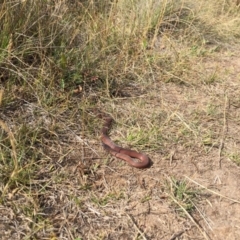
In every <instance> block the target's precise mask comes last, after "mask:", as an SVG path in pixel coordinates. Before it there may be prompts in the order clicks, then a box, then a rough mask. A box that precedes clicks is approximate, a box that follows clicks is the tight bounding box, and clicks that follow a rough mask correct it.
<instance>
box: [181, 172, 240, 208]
mask: <svg viewBox="0 0 240 240" xmlns="http://www.w3.org/2000/svg"><path fill="white" fill-rule="evenodd" d="M184 177H185V178H187V179H188V180H189V181H191V182H193V183H194V184H196V185H198V186H199V187H201V188H203V189H205V190H207V191H209V192H211V193H213V194H216V195H217V196H219V197H222V198H225V199H228V200H230V201H233V202H234V203H240V201H239V200H236V199H233V198H229V197H226V196H223V195H222V194H220V193H217V192H215V191H213V190H211V189H208V188H207V187H205V186H203V185H201V184H200V183H198V182H196V181H194V180H192V179H191V178H189V177H188V176H184Z"/></svg>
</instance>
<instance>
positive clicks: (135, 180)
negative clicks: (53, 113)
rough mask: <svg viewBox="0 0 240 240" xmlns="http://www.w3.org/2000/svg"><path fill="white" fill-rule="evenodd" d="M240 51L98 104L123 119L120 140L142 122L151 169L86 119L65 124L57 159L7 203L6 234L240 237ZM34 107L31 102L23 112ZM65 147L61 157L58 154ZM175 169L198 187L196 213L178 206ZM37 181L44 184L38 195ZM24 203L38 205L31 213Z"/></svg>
mask: <svg viewBox="0 0 240 240" xmlns="http://www.w3.org/2000/svg"><path fill="white" fill-rule="evenodd" d="M239 56H240V51H239V50H238V51H236V50H234V51H233V50H231V49H229V50H226V51H222V52H219V53H217V56H215V57H213V58H211V59H210V58H205V59H203V60H202V61H201V62H198V63H197V62H196V63H195V64H196V72H199V78H200V79H201V72H202V73H204V74H202V79H201V80H202V82H198V83H196V84H195V83H194V84H186V83H172V82H169V83H163V82H158V81H157V80H156V81H153V82H152V84H150V85H148V87H147V88H146V86H145V85H143V86H136V88H138V90H140V91H141V95H139V96H135V95H134V94H133V95H132V96H131V97H126V98H124V97H122V98H115V99H114V100H109V101H107V102H106V105H105V106H99V107H101V108H103V107H104V108H105V109H107V110H109V111H108V112H109V113H111V114H112V115H113V117H114V118H115V119H116V122H117V124H116V125H115V126H114V128H113V130H112V132H111V137H112V139H114V140H115V141H116V142H118V141H119V142H121V143H122V142H123V141H124V139H126V138H127V137H131V135H129V131H133V132H134V131H135V130H134V129H137V130H139V129H140V128H141V126H144V129H145V130H146V131H147V133H145V134H147V136H148V140H149V144H151V146H150V148H149V149H151V151H148V147H147V144H146V143H144V144H143V146H144V149H141V147H139V148H138V150H140V149H141V150H143V151H145V152H146V153H147V154H148V155H149V156H150V158H151V160H152V166H151V167H150V168H149V169H144V170H139V169H133V168H131V167H129V166H128V165H127V164H126V163H124V162H122V161H120V160H118V159H115V158H113V157H110V156H108V155H107V154H106V153H105V152H104V150H103V149H102V148H101V145H100V143H99V138H98V136H96V138H95V139H88V138H87V137H86V138H83V137H80V136H79V135H78V131H80V127H79V128H76V131H75V132H72V134H69V133H68V134H66V135H65V133H64V132H63V133H62V139H64V140H62V142H61V146H60V145H59V148H55V149H51V147H49V146H51V144H50V143H46V145H45V147H46V148H47V147H48V148H49V152H50V151H51V152H52V154H51V156H52V159H51V161H50V160H49V163H48V164H46V165H45V163H43V166H42V172H39V174H38V180H36V182H34V180H33V181H32V183H31V184H32V190H31V191H32V192H31V195H30V194H29V196H28V195H26V194H21V189H18V190H17V191H18V192H17V193H16V192H14V193H13V194H12V195H11V194H9V196H8V202H5V203H4V204H3V205H2V206H1V209H0V212H1V222H0V231H1V239H76V240H77V239H163V240H177V239H178V240H180V239H181V240H183V239H184V240H186V239H189V240H190V239H191V240H193V239H199V240H200V239H214V240H215V239H216V240H222V239H224V240H234V239H240V220H239V214H240V207H239V204H240V194H239V190H240V189H239V188H240V187H239V186H240V182H239V181H240V180H239V179H240V171H239V167H238V165H239V164H240V150H239V149H240V136H239V131H240V59H239ZM200 68H201V69H200ZM203 69H204V71H203ZM206 76H208V77H206ZM123 91H124V89H123ZM126 91H127V90H126ZM130 95H131V92H130ZM29 109H30V110H31V109H32V106H31V108H30V106H28V105H27V104H25V105H24V109H23V112H25V113H26V112H27V111H30V110H29ZM43 114H44V113H43ZM30 115H31V114H30ZM30 115H29V119H28V122H29V121H30V120H31V119H30ZM44 121H47V118H46V117H45V118H44ZM45 124H46V122H45ZM65 125H67V123H65ZM59 127H60V125H59ZM100 128H101V127H100V125H96V130H95V131H96V133H97V132H98V133H99V130H100ZM81 130H82V129H81ZM137 130H136V131H137ZM151 132H152V133H151ZM153 135H154V137H153ZM126 136H127V137H126ZM151 137H153V139H151ZM133 139H134V138H133ZM57 141H58V140H57V139H56V142H57ZM71 142H72V144H71V145H69V143H71ZM129 142H131V140H129V141H128V143H129ZM154 144H155V145H156V146H153V145H154ZM125 145H128V146H130V147H131V144H125ZM133 145H134V143H133ZM56 146H57V145H55V147H56ZM61 151H62V156H63V157H62V159H56V161H55V162H54V161H53V162H52V160H54V156H55V155H54V154H55V153H56V152H61ZM44 166H46V167H45V168H44ZM39 176H42V177H41V178H40V177H39ZM173 179H177V180H178V181H184V182H185V183H186V184H187V186H189V187H191V188H192V189H195V190H196V191H197V192H198V194H197V199H195V200H196V201H195V202H194V206H195V209H194V211H193V212H191V214H189V215H188V214H186V213H185V214H184V212H180V211H177V209H176V208H177V207H178V208H181V206H182V205H183V203H181V202H179V201H178V199H177V198H176V196H175V195H174V191H173V186H172V185H171V184H172V182H173ZM35 184H38V185H39V184H40V185H41V186H42V189H41V191H39V190H38V191H36V194H35V195H34V186H35ZM13 203H14V205H16V206H18V208H16V209H14V207H13ZM21 205H22V206H23V207H22V209H21V208H19V206H21ZM26 205H27V206H31V208H32V209H31V210H34V214H33V215H31V216H30V215H29V217H28V211H29V212H30V209H27V208H26V207H24V206H26ZM23 236H24V237H23Z"/></svg>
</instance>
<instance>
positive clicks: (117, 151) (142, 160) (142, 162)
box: [100, 116, 150, 168]
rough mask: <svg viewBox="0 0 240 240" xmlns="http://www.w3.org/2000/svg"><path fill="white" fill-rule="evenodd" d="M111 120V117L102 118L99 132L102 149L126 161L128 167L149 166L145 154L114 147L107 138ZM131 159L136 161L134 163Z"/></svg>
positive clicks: (148, 160)
mask: <svg viewBox="0 0 240 240" xmlns="http://www.w3.org/2000/svg"><path fill="white" fill-rule="evenodd" d="M112 122H113V118H112V117H111V116H107V117H104V123H103V127H102V130H101V137H100V139H101V141H102V145H103V147H104V149H105V150H106V151H107V152H109V153H110V154H111V155H113V156H115V157H117V158H119V159H122V160H124V161H126V162H127V163H128V164H129V165H130V166H132V167H135V168H147V167H149V165H150V159H149V157H148V156H147V155H146V154H145V153H141V152H137V151H134V150H131V149H126V148H122V147H120V146H118V145H116V144H115V143H114V142H113V141H112V140H111V139H110V137H109V136H108V132H109V131H110V129H111V126H112ZM132 158H135V159H138V160H139V161H135V160H133V159H132Z"/></svg>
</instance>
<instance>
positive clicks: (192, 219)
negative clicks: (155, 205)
mask: <svg viewBox="0 0 240 240" xmlns="http://www.w3.org/2000/svg"><path fill="white" fill-rule="evenodd" d="M169 197H170V198H171V199H172V200H173V201H174V202H175V203H176V204H177V205H178V206H179V207H180V208H181V209H182V210H183V212H184V213H185V214H186V215H187V216H188V218H189V219H190V220H191V221H192V223H193V224H194V225H195V226H196V227H197V229H198V230H199V232H200V233H201V234H202V235H203V237H204V238H205V239H206V240H210V238H209V236H208V235H207V234H206V232H204V231H203V230H202V228H201V226H200V225H199V224H198V223H197V222H196V221H195V220H194V218H193V217H192V216H191V215H190V214H189V213H188V211H187V210H186V209H185V208H184V207H183V206H182V205H181V204H180V203H179V202H178V201H177V200H176V199H175V198H174V197H173V196H172V195H170V194H169Z"/></svg>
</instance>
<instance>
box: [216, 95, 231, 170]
mask: <svg viewBox="0 0 240 240" xmlns="http://www.w3.org/2000/svg"><path fill="white" fill-rule="evenodd" d="M228 102H229V101H228V97H227V95H226V96H225V102H224V110H223V128H222V138H221V140H220V146H219V148H218V163H219V168H222V150H223V148H224V139H225V135H226V131H227V119H226V110H227V108H228V106H229V104H228Z"/></svg>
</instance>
